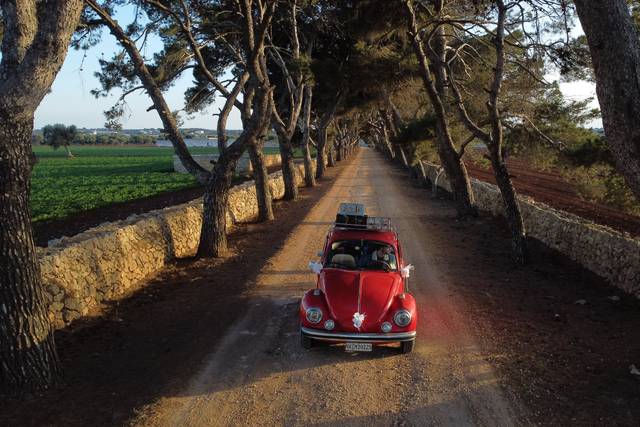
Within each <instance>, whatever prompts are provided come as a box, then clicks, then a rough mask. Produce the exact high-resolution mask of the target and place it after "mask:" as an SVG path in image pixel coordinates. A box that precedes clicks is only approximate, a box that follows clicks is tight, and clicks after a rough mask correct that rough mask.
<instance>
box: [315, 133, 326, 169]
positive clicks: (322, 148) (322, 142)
mask: <svg viewBox="0 0 640 427" xmlns="http://www.w3.org/2000/svg"><path fill="white" fill-rule="evenodd" d="M317 144H318V154H317V155H316V179H322V177H323V176H324V172H325V170H326V163H327V126H322V124H321V125H320V126H319V127H318V141H317Z"/></svg>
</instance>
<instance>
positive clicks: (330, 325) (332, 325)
mask: <svg viewBox="0 0 640 427" xmlns="http://www.w3.org/2000/svg"><path fill="white" fill-rule="evenodd" d="M335 327H336V323H335V322H334V321H333V320H331V319H327V320H325V322H324V328H325V329H326V330H327V331H332V330H333V328H335Z"/></svg>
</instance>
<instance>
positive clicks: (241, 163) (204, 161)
mask: <svg viewBox="0 0 640 427" xmlns="http://www.w3.org/2000/svg"><path fill="white" fill-rule="evenodd" d="M192 157H193V160H195V161H196V162H197V163H198V164H199V165H200V166H202V167H203V168H205V169H206V170H208V171H210V170H212V169H213V163H211V161H212V160H218V157H219V154H194V155H193V156H192ZM280 162H281V157H280V154H265V155H264V163H265V166H266V167H268V168H270V167H274V166H280ZM173 170H174V171H176V172H178V173H189V172H188V171H187V170H186V169H185V167H184V165H183V164H182V162H181V161H180V158H179V157H178V156H177V155H174V156H173ZM252 171H253V168H252V167H251V160H250V158H249V155H248V154H243V155H242V156H241V157H240V159H238V164H237V165H236V172H237V173H247V174H248V173H251V172H252Z"/></svg>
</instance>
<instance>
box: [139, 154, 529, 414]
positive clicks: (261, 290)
mask: <svg viewBox="0 0 640 427" xmlns="http://www.w3.org/2000/svg"><path fill="white" fill-rule="evenodd" d="M407 185H408V181H407V180H406V179H405V178H404V175H403V174H400V173H398V172H397V171H394V170H392V169H391V168H390V166H389V165H388V164H386V163H385V162H384V161H383V160H382V158H381V157H379V155H378V154H376V153H373V152H371V151H370V150H367V149H361V150H360V153H359V154H358V155H357V158H356V159H354V161H353V162H352V164H351V166H350V167H349V169H347V170H345V171H344V172H343V173H342V175H341V176H340V178H339V179H338V180H337V181H336V182H335V184H334V185H333V187H332V188H331V189H330V190H329V192H328V193H327V194H326V195H325V196H324V197H323V198H322V200H321V201H320V202H319V203H318V204H317V205H316V206H315V207H314V208H313V209H312V210H311V212H310V213H309V214H308V215H307V216H306V217H305V218H304V219H303V220H302V222H301V223H300V225H299V226H298V227H297V228H296V229H295V230H294V231H293V232H292V233H291V235H290V237H289V239H288V240H287V242H286V243H285V244H284V245H283V248H282V249H281V250H280V251H279V252H278V253H276V254H275V255H274V256H273V257H271V258H270V260H269V262H268V263H267V265H266V267H265V268H264V269H263V270H262V272H261V274H260V275H259V277H258V280H257V284H256V286H255V287H254V288H252V290H251V291H250V294H251V302H250V309H249V310H248V311H247V313H246V315H244V316H243V317H242V318H241V319H240V320H239V321H237V322H236V323H235V324H234V325H233V326H232V327H231V328H230V329H229V332H228V333H227V335H226V336H225V338H224V339H223V340H222V341H221V342H220V344H219V345H218V347H217V349H216V350H215V351H214V352H213V354H212V355H211V357H210V358H209V360H208V362H207V363H206V364H205V366H204V367H203V368H202V369H201V371H200V372H199V373H198V374H197V375H196V376H195V377H194V378H192V379H191V380H190V382H189V385H188V387H186V389H185V390H183V391H182V392H180V393H178V394H177V395H176V396H170V397H165V398H163V399H161V400H160V401H159V402H158V403H157V404H156V405H155V406H154V407H153V408H151V409H149V412H150V413H151V415H147V414H145V415H146V416H145V417H144V418H140V421H141V424H144V425H194V426H199V425H335V424H340V425H371V424H375V425H381V424H382V425H514V424H521V423H525V422H526V421H523V420H526V415H525V414H524V412H525V411H524V410H523V409H522V406H521V405H520V404H519V403H517V402H513V401H511V400H509V399H508V398H507V397H505V395H504V394H503V393H502V391H501V388H500V385H499V384H498V383H497V380H496V377H495V375H494V373H493V370H492V368H491V366H489V364H488V363H487V362H486V361H485V360H486V357H485V356H486V355H485V354H483V353H482V352H481V351H480V350H479V349H478V348H477V346H476V345H475V342H474V339H473V333H472V327H473V321H472V319H465V318H464V317H463V316H462V314H461V313H462V312H463V311H461V310H459V305H460V304H461V302H460V300H459V299H457V298H456V297H455V296H453V295H451V292H450V291H449V290H448V288H447V286H446V283H447V278H446V277H443V276H442V275H441V274H439V273H438V270H437V265H436V264H437V261H436V260H437V257H436V255H437V254H433V253H432V251H431V249H430V247H429V244H428V243H429V234H428V228H427V227H426V226H425V224H424V221H425V218H426V217H428V216H429V215H451V211H450V210H449V208H443V207H442V205H438V206H434V207H429V206H425V204H424V203H416V200H415V199H413V197H414V195H413V194H412V193H411V191H410V189H407ZM420 194H421V193H420ZM342 201H356V202H363V203H365V204H366V205H367V208H368V210H369V211H370V212H369V213H370V214H380V215H385V216H391V217H392V219H393V221H394V222H395V224H396V226H397V227H398V230H399V233H400V237H401V239H402V242H403V245H404V250H405V253H406V256H407V258H408V260H409V261H410V262H413V263H414V265H416V270H415V278H414V279H413V281H412V283H413V284H414V285H413V287H412V292H413V293H414V295H415V296H416V298H417V299H418V302H419V309H420V316H421V321H420V326H419V330H418V340H417V343H416V348H415V350H414V353H412V354H410V355H400V354H399V353H398V351H397V349H395V348H390V347H380V348H376V349H375V350H374V351H373V352H372V353H369V354H367V353H363V354H347V353H345V352H344V351H343V349H342V348H341V347H339V346H323V347H318V348H314V349H311V350H304V349H302V348H301V346H300V344H299V335H298V320H297V303H298V300H299V297H300V296H301V295H302V293H303V292H304V291H305V290H306V289H308V288H310V287H313V286H314V285H315V276H314V275H313V274H311V273H310V272H308V270H307V267H306V265H307V263H308V261H309V260H311V259H316V258H317V257H316V252H317V251H318V250H320V249H322V244H323V242H324V238H325V235H326V231H327V230H328V228H329V226H330V224H331V221H332V220H333V218H334V217H335V212H336V210H337V206H338V204H339V203H340V202H342ZM425 210H426V213H427V215H426V216H425ZM212 327H214V326H212Z"/></svg>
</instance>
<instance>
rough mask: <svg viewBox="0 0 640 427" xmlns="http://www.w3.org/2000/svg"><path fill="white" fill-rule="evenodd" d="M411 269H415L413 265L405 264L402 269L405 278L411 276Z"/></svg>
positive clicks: (401, 272)
mask: <svg viewBox="0 0 640 427" xmlns="http://www.w3.org/2000/svg"><path fill="white" fill-rule="evenodd" d="M411 270H413V265H411V264H409V265H405V266H404V267H402V269H401V270H400V274H401V275H402V277H403V278H405V279H406V278H408V277H409V276H411Z"/></svg>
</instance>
